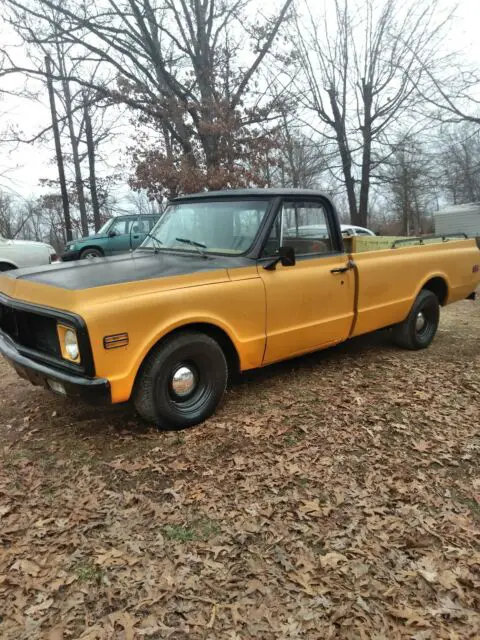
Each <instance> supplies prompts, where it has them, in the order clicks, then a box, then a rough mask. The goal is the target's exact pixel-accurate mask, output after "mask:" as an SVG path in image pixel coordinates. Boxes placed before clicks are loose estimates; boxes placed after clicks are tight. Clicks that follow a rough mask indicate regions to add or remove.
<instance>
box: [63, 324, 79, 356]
mask: <svg viewBox="0 0 480 640" xmlns="http://www.w3.org/2000/svg"><path fill="white" fill-rule="evenodd" d="M65 350H66V352H67V353H68V355H69V356H70V358H71V359H72V360H76V359H77V358H78V356H79V355H80V352H79V350H78V342H77V334H76V333H75V331H72V330H71V329H68V330H67V331H65Z"/></svg>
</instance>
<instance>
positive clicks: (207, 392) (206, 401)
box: [133, 331, 228, 430]
mask: <svg viewBox="0 0 480 640" xmlns="http://www.w3.org/2000/svg"><path fill="white" fill-rule="evenodd" d="M188 372H189V373H188ZM182 375H183V376H185V379H184V380H182ZM175 377H176V378H177V379H176V380H175V379H174V378H175ZM227 378H228V368H227V361H226V358H225V354H224V352H223V350H222V349H221V347H220V345H219V344H218V342H216V340H214V339H213V338H211V337H210V336H208V335H206V334H204V333H200V332H198V331H185V332H182V333H177V334H175V335H173V336H172V337H170V338H167V339H166V340H165V341H164V342H162V343H161V344H160V345H158V347H156V348H155V349H154V350H153V351H152V352H151V353H150V354H149V355H148V356H147V358H146V360H145V362H144V364H143V365H142V368H141V370H140V372H139V374H138V376H137V381H136V383H135V389H134V393H133V401H134V404H135V408H136V410H137V411H138V413H139V414H140V416H141V417H142V418H143V419H144V420H146V421H147V422H150V423H152V422H153V423H154V424H155V425H156V426H157V427H158V428H159V429H162V430H169V429H173V430H178V429H185V428H187V427H193V426H194V425H196V424H199V423H200V422H203V421H204V420H206V419H207V418H209V417H210V416H211V415H212V413H213V412H214V411H215V409H216V407H217V405H218V403H219V402H220V400H221V399H222V396H223V394H224V392H225V387H226V385H227ZM190 385H193V387H192V388H191V389H189V387H190ZM175 387H176V390H177V392H178V393H176V391H175Z"/></svg>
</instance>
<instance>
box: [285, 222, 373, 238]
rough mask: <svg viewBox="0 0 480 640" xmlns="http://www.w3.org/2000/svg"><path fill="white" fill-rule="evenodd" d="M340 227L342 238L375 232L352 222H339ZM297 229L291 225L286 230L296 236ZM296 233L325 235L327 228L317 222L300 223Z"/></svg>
mask: <svg viewBox="0 0 480 640" xmlns="http://www.w3.org/2000/svg"><path fill="white" fill-rule="evenodd" d="M340 228H341V230H342V236H343V237H344V238H348V237H350V236H374V235H375V234H374V233H373V231H370V229H365V227H357V226H355V225H353V224H341V225H340ZM296 235H297V229H295V227H291V228H289V229H288V230H287V237H288V236H296ZM298 235H300V236H302V237H304V238H308V237H317V236H322V235H323V236H324V237H327V236H328V233H327V228H326V227H325V226H322V225H319V224H309V225H302V226H300V227H298Z"/></svg>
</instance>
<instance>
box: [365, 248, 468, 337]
mask: <svg viewBox="0 0 480 640" xmlns="http://www.w3.org/2000/svg"><path fill="white" fill-rule="evenodd" d="M353 257H354V260H355V263H356V265H357V269H358V315H357V321H356V323H355V327H354V330H353V332H352V335H353V336H356V335H360V334H362V333H368V332H369V331H375V330H376V329H379V328H381V327H387V326H390V325H392V324H396V323H398V322H402V321H403V320H404V319H405V318H406V317H407V315H408V313H409V311H410V309H411V307H412V304H413V301H414V300H415V298H416V297H417V295H418V293H419V292H420V290H421V289H422V288H423V287H424V285H425V284H426V283H427V282H428V281H429V280H431V279H432V278H435V277H440V278H442V279H443V280H444V281H445V282H446V284H447V289H448V291H447V300H446V304H450V303H452V302H456V301H458V300H463V299H464V298H465V297H466V296H467V295H469V294H470V293H471V292H472V291H474V290H475V288H476V286H477V285H478V284H479V281H480V273H478V272H477V273H475V272H474V266H475V265H478V264H479V263H480V251H479V250H478V247H477V245H476V242H475V240H461V241H451V242H445V243H440V244H431V245H425V246H421V245H420V246H411V247H404V248H398V249H386V250H381V251H369V252H364V253H355V254H354V255H353Z"/></svg>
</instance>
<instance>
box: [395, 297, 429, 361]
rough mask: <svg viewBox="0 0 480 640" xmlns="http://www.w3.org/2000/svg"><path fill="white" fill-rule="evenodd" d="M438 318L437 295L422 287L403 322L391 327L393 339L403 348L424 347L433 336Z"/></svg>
mask: <svg viewBox="0 0 480 640" xmlns="http://www.w3.org/2000/svg"><path fill="white" fill-rule="evenodd" d="M439 320H440V304H439V302H438V298H437V296H436V295H435V294H434V293H433V292H432V291H429V290H427V289H422V291H420V293H419V294H418V296H417V299H416V300H415V302H414V304H413V307H412V309H411V311H410V313H409V314H408V317H407V318H406V320H404V322H402V323H401V324H399V325H397V326H396V327H394V329H393V339H394V341H395V342H396V344H398V345H399V346H400V347H403V348H404V349H411V350H415V349H426V347H428V346H429V345H430V344H431V342H432V340H433V339H434V337H435V334H436V333H437V329H438V323H439Z"/></svg>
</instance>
